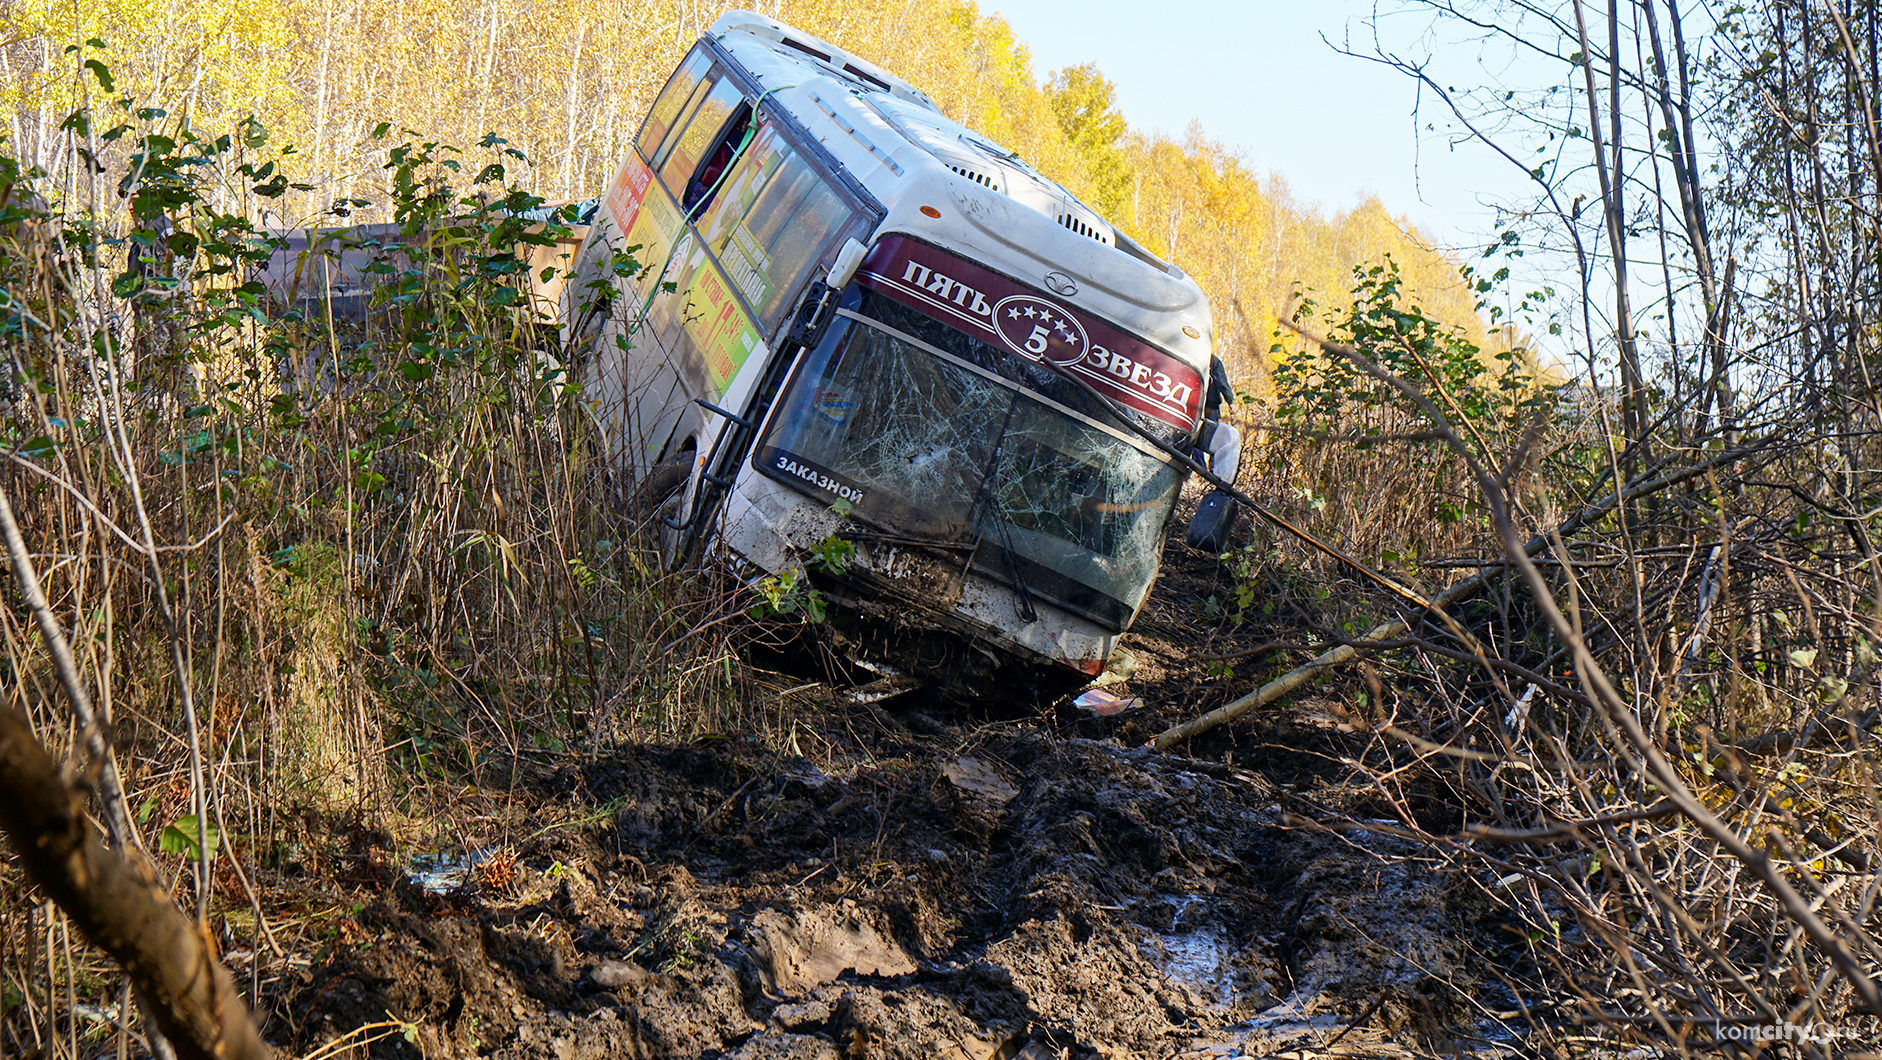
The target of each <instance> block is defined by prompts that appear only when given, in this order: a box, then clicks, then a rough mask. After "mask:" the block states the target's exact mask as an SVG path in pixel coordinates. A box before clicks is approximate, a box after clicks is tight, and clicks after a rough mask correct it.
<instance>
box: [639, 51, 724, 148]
mask: <svg viewBox="0 0 1882 1060" xmlns="http://www.w3.org/2000/svg"><path fill="white" fill-rule="evenodd" d="M711 66H712V56H710V55H708V54H706V52H705V50H704V49H701V48H695V49H694V50H693V53H692V54H691V55H688V56H687V57H686V59H685V60H684V61H683V62H681V63H680V65H679V69H677V70H675V71H673V77H672V79H671V80H669V81H668V82H667V87H665V88H664V89H661V90H660V98H659V99H656V100H654V104H653V109H652V110H650V111H648V112H647V123H646V124H645V125H642V126H641V127H640V136H639V137H638V138H637V139H636V140H635V143H637V144H638V145H639V147H640V154H641V157H642V158H645V159H647V160H648V161H649V162H653V161H654V160H655V159H656V158H657V157H658V156H659V154H660V146H661V142H662V141H664V140H665V139H666V138H667V133H668V132H669V131H671V130H672V128H673V126H674V125H675V124H676V123H677V121H678V119H679V116H680V113H681V111H682V109H683V108H684V107H685V106H686V104H688V103H690V102H692V98H693V94H694V92H695V90H697V89H698V88H699V82H700V81H701V80H703V79H704V78H705V76H706V71H707V70H708V69H710V68H711Z"/></svg>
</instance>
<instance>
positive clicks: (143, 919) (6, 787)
mask: <svg viewBox="0 0 1882 1060" xmlns="http://www.w3.org/2000/svg"><path fill="white" fill-rule="evenodd" d="M0 830H4V831H5V832H6V834H7V839H8V840H9V841H10V842H11V843H12V844H13V849H14V850H15V851H16V852H17V853H18V854H19V859H20V864H21V865H22V866H24V867H25V869H26V874H27V876H28V877H30V878H31V879H32V881H33V882H34V883H36V884H38V885H39V888H40V889H41V890H42V891H44V892H45V893H46V896H47V897H49V898H51V899H52V900H53V902H55V903H57V904H58V906H59V908H60V909H62V910H64V911H65V914H66V915H67V916H68V917H70V918H71V920H72V923H73V924H74V925H76V926H77V927H78V929H79V931H80V932H81V933H83V934H84V936H85V937H86V938H87V939H90V940H91V941H92V943H93V944H95V945H96V946H98V948H100V949H102V950H104V951H105V952H106V953H109V954H110V955H111V956H112V957H113V958H115V959H116V960H117V961H118V963H119V964H121V965H123V966H124V970H125V971H126V972H128V973H129V974H130V977H131V980H132V982H133V983H135V984H136V986H137V989H138V993H139V996H140V997H141V998H142V999H143V1001H144V1005H145V1008H144V1014H145V1016H146V1017H148V1018H150V1019H152V1020H154V1021H155V1022H156V1024H157V1027H158V1029H159V1030H161V1031H162V1032H163V1036H164V1037H165V1038H167V1039H169V1041H170V1044H171V1046H172V1047H173V1048H175V1050H176V1053H177V1056H178V1057H179V1058H181V1060H266V1058H267V1057H269V1056H270V1051H269V1049H268V1047H267V1046H266V1045H264V1044H262V1041H261V1036H260V1035H259V1034H257V1033H256V1031H255V1025H254V1023H253V1022H252V1021H251V1020H250V1019H249V1017H248V1009H247V1008H246V1007H245V1006H244V1005H243V1004H242V998H241V995H240V994H238V993H237V992H236V990H235V982H234V980H233V979H231V978H230V977H229V972H228V969H226V968H224V967H223V966H222V965H221V964H220V963H218V962H217V961H216V959H215V957H214V956H213V955H212V954H211V952H210V949H209V945H208V942H207V940H206V939H205V938H204V937H203V935H202V934H201V933H200V932H198V931H197V930H196V927H195V926H194V925H192V924H191V923H190V921H189V919H188V918H187V917H185V916H184V915H183V912H182V910H180V909H178V908H177V907H176V903H174V902H172V901H171V900H170V895H169V892H168V890H167V889H165V888H162V887H159V886H157V885H156V882H155V880H153V879H152V878H151V877H150V875H149V874H148V871H146V872H145V873H139V872H137V871H135V870H134V869H133V868H132V866H131V864H130V863H129V862H127V861H126V860H125V859H124V858H123V857H121V856H119V855H118V853H116V852H114V851H111V850H107V849H106V848H105V845H104V843H103V842H102V841H101V840H100V839H99V836H98V833H97V832H96V831H95V830H94V829H93V828H92V826H91V823H90V822H89V821H87V820H86V818H85V815H84V814H83V813H82V812H81V811H80V809H79V797H78V794H77V793H76V792H74V791H73V790H72V789H71V788H70V787H69V786H67V784H66V783H65V780H64V779H63V778H62V777H60V775H59V768H58V766H57V765H55V764H54V763H53V761H52V756H51V755H48V754H47V753H46V749H45V748H44V747H41V746H40V745H39V740H38V738H37V737H35V736H34V735H33V730H32V726H31V725H30V724H28V722H27V720H26V715H25V714H23V713H21V712H20V711H19V710H18V709H16V708H5V709H0Z"/></svg>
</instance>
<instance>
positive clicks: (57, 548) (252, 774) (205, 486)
mask: <svg viewBox="0 0 1882 1060" xmlns="http://www.w3.org/2000/svg"><path fill="white" fill-rule="evenodd" d="M103 81H104V78H103V76H102V75H101V82H103ZM113 119H120V120H118V121H117V124H114V125H110V127H106V123H107V121H109V120H113ZM73 121H74V122H75V123H77V127H78V131H79V135H80V136H81V137H83V138H84V141H85V142H87V143H89V144H90V146H91V157H93V158H95V159H96V160H97V162H98V168H97V171H96V172H94V173H91V174H89V175H88V176H89V179H88V180H85V181H74V182H73V183H74V184H75V185H76V187H77V191H78V194H77V195H75V196H73V197H71V198H68V199H64V200H61V201H57V202H53V203H47V202H45V201H44V200H42V199H40V198H38V197H37V196H35V195H34V194H33V190H32V189H33V188H34V187H36V186H43V182H41V181H39V180H38V177H39V176H41V175H40V174H36V173H31V172H22V170H21V168H20V167H19V165H18V164H16V163H15V162H13V161H12V160H10V159H0V210H3V211H4V212H0V345H3V346H4V352H3V353H0V402H3V403H4V414H3V415H0V453H4V454H5V455H4V456H3V457H0V489H3V490H4V491H5V493H6V495H7V496H8V497H9V498H10V499H11V502H12V506H13V509H14V511H15V512H16V513H17V515H18V520H19V523H20V528H21V531H22V533H23V536H24V539H25V541H26V542H27V543H28V546H29V548H30V549H31V550H32V552H33V561H34V563H35V565H36V567H37V569H38V572H39V576H40V579H41V581H42V583H43V588H44V591H45V594H46V596H47V597H48V598H49V600H50V602H51V606H52V609H53V612H54V613H55V615H56V616H57V619H58V621H59V623H60V624H61V625H62V626H63V628H64V630H65V632H66V634H67V636H68V637H69V639H70V641H71V643H72V644H73V646H74V652H75V655H76V658H77V662H78V665H79V668H80V669H81V671H82V673H83V676H84V679H85V681H86V682H87V683H88V684H89V686H90V688H91V692H92V696H93V698H94V700H95V702H96V703H97V706H98V709H99V711H100V714H101V715H102V718H101V720H102V721H103V723H104V731H105V733H106V735H107V736H108V738H109V740H110V743H111V746H112V747H113V748H114V749H115V753H116V756H117V760H118V763H119V766H120V768H121V770H122V773H123V776H124V781H125V789H126V794H127V797H128V812H129V814H130V816H131V817H132V818H133V819H134V820H135V822H136V826H137V829H138V831H139V833H140V835H139V839H140V840H141V841H142V842H143V843H144V844H146V845H147V846H148V847H149V848H150V849H151V850H152V851H153V852H154V853H155V854H156V856H157V857H158V859H159V862H160V866H161V868H162V869H163V870H165V871H166V872H168V873H172V874H174V876H175V878H176V880H177V881H178V884H177V885H178V888H179V893H180V894H182V895H189V896H193V897H194V898H195V900H196V901H195V903H193V904H194V905H195V906H196V907H197V908H198V910H199V911H200V912H203V913H205V914H209V913H214V914H216V917H217V919H216V923H217V924H222V923H224V921H223V919H222V918H221V914H222V913H223V912H224V911H227V910H229V909H231V908H234V909H236V910H240V909H241V908H243V907H248V906H250V905H252V904H253V903H254V901H255V893H256V892H255V883H254V876H255V872H256V870H257V869H259V868H265V867H269V866H272V865H273V864H274V863H275V862H276V861H277V860H278V859H280V858H282V857H284V856H288V854H289V853H291V851H292V848H293V844H294V842H295V836H296V834H297V833H296V832H295V825H294V822H295V821H297V820H299V819H300V816H301V815H302V814H304V813H306V812H316V813H332V814H364V815H366V817H368V818H369V819H381V820H383V819H391V818H397V817H399V816H400V815H405V814H425V813H429V812H432V810H433V809H434V808H435V807H437V806H439V805H441V804H444V803H445V802H446V800H445V799H443V798H441V797H440V796H441V795H450V794H454V793H456V792H461V791H463V790H465V788H466V786H467V785H469V786H471V787H472V788H473V789H475V788H481V787H483V786H485V785H492V786H499V787H500V786H501V785H503V784H505V783H508V782H510V781H512V780H513V779H515V778H517V777H518V776H519V775H521V774H522V773H524V772H527V769H528V767H529V766H530V765H531V764H532V763H540V762H542V761H545V760H548V761H553V760H554V759H556V758H557V757H559V756H561V755H564V754H567V753H570V752H571V751H574V750H578V749H584V748H589V747H593V746H598V745H600V744H602V743H603V742H606V741H613V740H618V739H622V738H628V737H647V736H665V737H686V736H690V735H694V734H698V733H702V732H712V731H722V730H725V729H728V728H733V727H737V726H740V725H742V724H743V723H744V722H745V720H746V713H745V711H746V708H745V705H744V704H745V700H746V696H745V692H744V689H743V687H742V681H743V678H742V677H741V676H740V674H739V672H738V670H737V669H736V668H735V667H733V666H731V665H730V660H731V658H732V655H731V652H732V650H733V643H734V639H735V638H736V637H738V636H741V635H743V634H742V633H741V632H740V628H739V626H738V624H737V623H736V622H732V621H728V619H729V618H731V617H732V616H735V615H738V614H740V613H741V607H742V606H743V604H744V603H745V601H744V600H743V598H742V597H741V595H740V594H739V592H737V591H734V590H732V589H728V588H727V587H725V586H722V585H719V584H717V583H715V582H713V581H712V580H711V579H709V578H705V577H703V576H699V575H695V574H670V573H663V572H662V570H661V567H660V563H659V560H658V556H657V554H656V552H655V551H654V550H653V548H652V546H651V539H650V537H649V535H648V534H647V532H646V527H645V526H643V525H641V521H640V519H641V517H640V516H639V515H638V514H637V513H633V512H630V511H627V510H624V509H622V508H620V507H618V506H617V505H616V504H615V503H613V501H612V500H611V498H618V497H620V496H623V495H625V493H626V491H625V490H624V489H623V488H622V486H623V484H621V483H618V482H612V481H610V477H609V476H610V472H609V470H608V468H607V466H606V464H605V462H604V461H603V460H602V459H601V458H600V454H599V453H598V451H597V450H596V448H595V446H594V444H593V442H592V440H591V439H590V436H589V434H588V432H587V431H586V429H585V427H584V424H583V423H582V421H581V419H580V418H579V417H578V416H576V415H575V414H574V413H573V411H572V408H573V403H572V401H570V400H569V393H570V387H569V385H568V384H569V381H568V380H567V379H564V378H562V376H561V374H560V373H561V369H560V367H559V365H560V361H559V360H558V359H557V358H556V357H555V353H556V351H555V335H554V332H553V331H552V330H549V331H545V330H544V329H543V328H542V327H541V325H539V324H537V323H535V322H534V321H533V319H531V317H530V316H529V314H527V313H526V312H523V311H521V310H522V306H523V293H522V292H523V290H524V277H523V275H522V272H523V263H522V260H521V253H519V252H526V251H527V250H528V249H529V248H530V247H531V246H532V245H536V244H541V243H544V242H549V243H553V241H554V239H555V238H556V237H557V236H558V235H566V234H567V224H566V222H565V221H564V220H561V219H559V218H558V219H553V220H551V221H550V222H549V223H548V224H547V225H544V224H542V223H529V222H525V221H523V220H522V219H520V218H518V217H517V216H515V215H516V213H517V212H518V211H521V210H523V209H529V208H535V207H539V206H541V205H542V203H541V201H540V200H539V199H535V198H532V197H529V196H527V195H524V194H523V193H521V192H518V191H515V190H512V189H507V188H506V186H505V184H506V181H505V173H504V169H503V167H502V165H500V164H498V165H490V166H488V167H486V168H485V169H484V170H483V171H482V172H480V173H477V174H475V175H470V174H467V173H465V172H464V171H463V170H462V169H461V167H460V165H459V162H458V157H459V156H458V154H457V153H456V152H455V151H453V150H452V149H451V148H449V147H447V146H444V145H439V144H435V143H429V142H423V141H415V142H406V143H398V142H396V141H389V142H388V157H389V158H390V159H391V160H392V161H391V165H390V166H389V170H390V172H389V174H388V176H389V178H390V180H389V183H390V184H391V186H392V187H393V188H395V190H396V202H395V203H394V207H395V216H396V224H395V225H394V226H393V227H391V228H388V229H383V230H374V231H373V232H372V233H371V235H372V236H373V242H370V243H367V244H365V245H364V246H363V247H359V246H358V244H359V240H360V239H361V238H363V237H362V236H361V235H360V234H358V233H346V232H340V233H338V234H337V235H336V237H335V240H334V244H335V245H336V246H343V245H346V244H347V243H348V241H352V242H353V244H354V245H355V249H363V250H364V251H366V252H367V253H368V254H369V255H370V256H371V257H372V258H373V260H374V261H375V264H374V265H373V266H372V267H371V270H370V271H371V272H372V273H373V274H374V276H375V278H376V279H377V280H378V281H380V282H381V287H380V290H379V293H378V294H377V295H375V296H374V300H373V301H374V304H373V307H372V309H371V311H369V312H367V313H366V314H364V316H363V317H362V318H360V319H352V320H349V319H345V318H344V314H341V313H336V312H335V307H334V304H333V302H332V301H331V300H330V299H328V298H324V297H323V298H315V299H312V300H310V301H306V302H303V303H302V304H300V305H299V306H298V307H295V308H293V309H290V310H285V311H284V309H285V307H282V306H279V305H272V304H269V303H268V302H266V301H265V298H264V295H265V292H264V291H263V289H262V287H261V285H260V284H259V283H258V282H256V281H255V280H253V279H252V277H253V276H254V274H255V272H256V270H257V268H258V267H259V266H260V265H261V263H263V262H264V261H266V260H267V258H268V257H269V255H270V254H272V253H275V252H277V251H278V250H279V247H280V241H279V240H278V239H277V238H276V236H275V235H274V234H272V233H270V232H268V231H266V230H264V229H262V228H261V227H260V225H259V224H258V222H257V219H258V218H259V217H260V216H262V212H261V207H262V206H263V205H264V204H267V203H269V202H272V201H274V200H277V199H278V198H280V197H281V196H282V194H283V193H284V192H285V191H287V190H288V185H287V182H286V181H285V180H284V179H283V178H281V177H280V176H279V171H278V168H277V163H278V161H279V157H280V156H279V155H278V154H274V153H271V149H272V145H271V144H270V143H269V140H268V135H267V133H266V131H265V130H263V129H262V128H261V127H260V126H259V125H256V124H254V123H252V122H251V123H248V124H246V125H244V126H243V127H242V128H241V129H240V130H238V132H237V133H236V134H235V135H232V136H224V137H216V138H210V137H206V136H202V135H199V134H197V133H195V132H194V131H192V130H190V129H189V128H188V127H187V126H185V125H182V124H180V123H177V122H175V121H173V120H171V119H169V118H167V117H166V116H165V115H164V114H163V113H162V112H161V111H157V110H138V109H137V108H136V107H135V106H134V105H132V104H131V103H130V102H129V101H120V103H119V104H118V105H116V106H114V107H112V108H110V109H109V110H107V111H101V112H99V113H96V114H93V113H87V112H80V113H79V114H77V115H75V116H74V118H73ZM382 132H383V128H382ZM484 146H485V147H486V148H493V147H500V146H501V145H500V144H496V143H487V144H485V145H484ZM517 157H520V156H517ZM61 183H62V182H61ZM344 205H345V204H342V206H343V207H344ZM327 220H328V221H329V223H333V224H336V225H337V224H340V223H343V221H342V220H341V219H339V218H335V217H329V218H328V219H327ZM331 264H332V263H330V262H328V263H323V262H322V261H321V260H320V259H319V258H315V259H313V260H312V261H311V262H310V263H309V265H308V268H309V269H325V268H330V267H331ZM0 595H4V596H5V597H6V598H7V599H8V600H9V603H8V605H7V606H6V607H3V608H0V641H3V643H4V654H3V655H0V695H4V696H6V697H8V698H9V700H11V702H12V703H13V704H15V705H18V706H21V707H23V708H25V709H26V710H27V711H28V713H29V716H30V717H31V719H32V721H33V724H34V726H35V728H36V730H37V731H38V733H39V735H40V738H41V740H42V742H44V743H45V744H46V745H47V746H48V747H49V748H52V749H53V750H54V752H55V754H58V755H61V756H66V757H68V758H71V757H72V756H73V755H74V754H77V757H76V758H73V759H72V760H74V761H75V762H78V763H80V766H79V768H81V770H82V769H83V768H84V765H83V763H84V760H85V756H84V755H83V754H82V753H81V752H78V751H77V750H76V749H77V748H78V747H79V746H80V745H81V743H82V741H80V740H79V739H78V738H79V737H80V736H82V735H83V734H81V733H78V732H75V731H74V726H73V723H72V721H71V714H70V713H69V712H68V710H67V709H66V707H65V700H64V698H63V696H62V695H61V693H60V691H59V688H58V683H57V680H56V678H55V676H54V674H53V671H52V669H51V667H50V666H49V663H48V659H47V656H46V647H45V642H44V641H43V639H41V638H40V637H39V635H38V634H37V632H36V631H35V630H34V629H33V628H32V626H31V625H30V619H28V618H26V617H25V616H26V611H25V610H24V609H23V608H21V607H20V606H19V601H18V597H17V590H16V587H14V586H12V585H9V586H8V587H7V588H6V589H5V590H4V591H0ZM91 768H92V769H96V768H97V763H95V762H94V763H92V764H91ZM519 771H520V772H519ZM231 923H239V924H241V925H246V926H245V928H242V929H241V930H242V931H243V932H245V933H246V934H247V935H248V936H250V937H248V938H245V939H234V938H225V939H224V941H225V943H227V942H239V943H241V944H244V945H253V946H257V947H259V946H260V945H261V944H262V942H263V941H264V940H263V939H262V938H260V934H259V933H261V932H265V930H266V927H265V924H266V921H265V920H263V919H262V918H260V917H259V916H258V915H248V914H242V915H238V916H236V917H235V919H234V921H231ZM230 930H235V929H233V928H232V929H230ZM266 941H268V942H270V943H271V942H272V940H271V939H269V940H266ZM86 1013H90V1015H89V1016H87V1015H86ZM130 1027H131V1023H130V1021H129V1019H128V1017H127V1016H125V1015H124V1010H123V1008H122V1007H121V999H120V995H119V990H118V986H117V980H116V978H115V976H114V975H113V974H112V973H110V972H109V971H108V970H107V969H106V968H104V967H103V966H101V965H99V964H98V963H97V962H96V960H95V959H94V958H91V957H88V956H87V954H86V951H85V949H84V948H83V947H82V946H81V945H78V944H76V943H74V942H73V940H71V939H70V938H69V937H68V936H67V934H66V932H65V930H64V928H63V927H62V926H61V920H60V918H59V917H58V916H57V915H56V913H55V912H54V911H53V909H52V907H51V906H49V905H48V906H39V905H35V904H34V903H32V902H31V901H29V900H28V898H27V892H26V889H25V883H24V881H23V880H22V879H20V878H19V877H18V875H17V874H13V873H8V874H6V875H4V876H0V1053H4V1054H6V1055H15V1056H18V1055H28V1054H32V1053H34V1052H35V1051H40V1055H46V1056H68V1055H70V1056H76V1055H78V1054H79V1053H80V1052H87V1053H89V1052H90V1051H91V1050H92V1049H93V1047H92V1046H87V1045H86V1044H85V1042H87V1041H91V1040H96V1039H99V1038H101V1037H103V1038H106V1039H108V1038H109V1037H111V1036H113V1035H117V1034H121V1033H134V1031H132V1030H127V1028H130Z"/></svg>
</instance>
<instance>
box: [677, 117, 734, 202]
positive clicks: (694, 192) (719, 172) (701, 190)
mask: <svg viewBox="0 0 1882 1060" xmlns="http://www.w3.org/2000/svg"><path fill="white" fill-rule="evenodd" d="M750 132H752V126H751V104H749V103H740V104H739V105H738V109H737V110H736V111H734V112H733V113H732V120H731V121H730V122H728V123H727V124H726V127H725V131H724V132H722V133H720V134H719V142H718V144H717V145H715V146H714V147H713V148H712V150H711V151H710V152H709V153H708V154H707V155H706V160H705V161H704V162H701V163H700V164H699V172H698V173H697V174H695V175H694V176H693V179H692V181H691V182H690V183H688V184H687V185H686V192H685V193H684V194H683V195H681V196H680V206H681V207H682V208H683V209H685V210H686V212H687V214H688V215H690V216H698V215H699V214H700V213H701V212H703V211H704V210H705V209H706V208H707V207H709V206H711V205H712V200H713V198H714V196H716V195H718V193H719V187H720V185H721V184H722V183H723V182H724V181H725V179H726V170H727V169H729V168H731V166H732V162H733V161H734V160H735V159H737V157H738V154H739V152H740V151H741V150H742V149H743V148H745V146H746V145H747V143H748V139H747V134H749V133H750Z"/></svg>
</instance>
